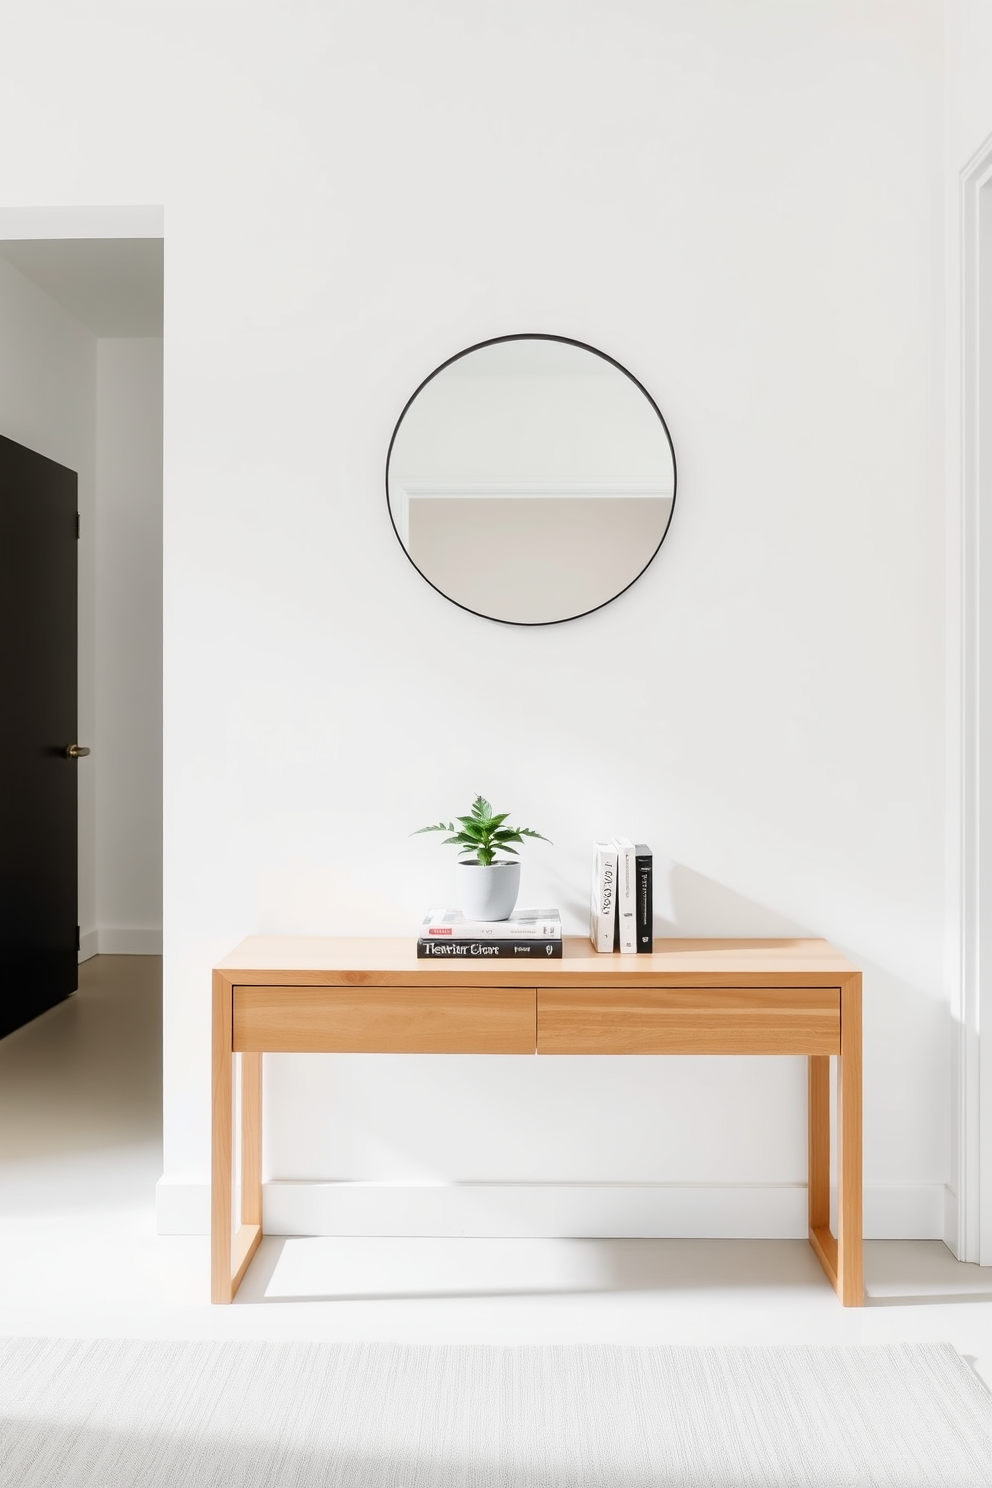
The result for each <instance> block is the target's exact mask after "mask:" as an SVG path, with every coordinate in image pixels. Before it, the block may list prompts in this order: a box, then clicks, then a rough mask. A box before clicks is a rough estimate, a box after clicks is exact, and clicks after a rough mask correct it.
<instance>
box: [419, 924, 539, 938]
mask: <svg viewBox="0 0 992 1488" xmlns="http://www.w3.org/2000/svg"><path fill="white" fill-rule="evenodd" d="M420 938H421V940H561V925H551V924H547V925H538V926H537V927H536V928H535V929H534V930H521V929H520V928H519V927H518V926H513V925H506V924H503V923H501V922H500V921H499V920H494V921H492V923H491V924H488V925H445V926H443V927H442V926H440V925H426V926H425V927H424V928H423V930H422V931H421V932H420Z"/></svg>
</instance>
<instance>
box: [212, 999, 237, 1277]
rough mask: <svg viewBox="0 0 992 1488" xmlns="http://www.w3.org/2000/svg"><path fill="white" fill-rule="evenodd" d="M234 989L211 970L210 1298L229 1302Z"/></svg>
mask: <svg viewBox="0 0 992 1488" xmlns="http://www.w3.org/2000/svg"><path fill="white" fill-rule="evenodd" d="M232 999H233V989H232V987H231V984H230V982H229V981H227V979H226V977H223V976H221V975H220V973H219V972H216V971H215V972H214V986H213V1019H212V1022H213V1028H212V1053H211V1066H212V1069H211V1074H212V1080H211V1085H212V1090H211V1141H210V1147H211V1151H210V1300H211V1302H230V1300H231V1298H232V1297H233V1295H234V1290H233V1288H232V1286H231V1179H232V1172H231V1168H232V1152H231V1148H232V1138H233V1130H232V1128H233V1124H234V1112H233V1103H234V1085H233V1065H234V1054H233V1052H232V1048H231V1046H232V1044H233V1042H234V1035H233V1026H232V1019H233V1002H232Z"/></svg>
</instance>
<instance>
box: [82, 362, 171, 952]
mask: <svg viewBox="0 0 992 1488" xmlns="http://www.w3.org/2000/svg"><path fill="white" fill-rule="evenodd" d="M96 428H97V436H96V534H95V539H96V574H97V585H96V659H97V661H96V736H95V740H96V747H95V750H94V764H95V774H96V792H97V835H96V913H97V923H98V925H99V941H98V944H99V949H100V951H101V952H104V953H106V952H111V953H113V952H122V953H129V952H130V953H138V954H141V953H145V954H153V953H157V952H160V951H161V949H162V341H161V339H160V338H159V339H152V338H148V339H143V338H132V339H127V340H124V339H120V340H119V339H101V340H100V341H99V342H98V343H97V382H96Z"/></svg>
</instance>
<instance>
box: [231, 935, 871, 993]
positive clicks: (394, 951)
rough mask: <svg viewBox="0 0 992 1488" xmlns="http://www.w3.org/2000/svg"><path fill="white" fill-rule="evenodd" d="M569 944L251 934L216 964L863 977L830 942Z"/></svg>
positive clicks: (245, 972) (251, 969)
mask: <svg viewBox="0 0 992 1488" xmlns="http://www.w3.org/2000/svg"><path fill="white" fill-rule="evenodd" d="M563 950H564V954H563V956H562V958H561V960H547V961H538V960H531V959H529V958H528V959H524V960H521V961H510V960H507V959H505V958H501V959H500V960H493V961H479V960H475V959H467V958H466V959H462V958H461V957H458V958H455V957H452V959H451V960H446V959H444V958H440V957H430V958H427V959H424V960H418V958H417V954H416V947H415V942H414V937H413V936H389V937H380V936H369V937H354V938H348V937H336V936H335V937H331V936H327V937H324V936H295V935H285V936H283V935H280V936H267V935H252V936H249V937H248V938H247V939H246V940H243V941H242V942H241V943H240V945H238V946H236V947H235V948H234V950H233V951H231V952H230V954H229V955H227V956H225V957H224V959H223V960H222V961H219V962H217V963H216V969H217V970H218V971H219V972H222V973H223V974H224V975H225V977H226V978H227V979H228V980H230V981H232V982H245V983H260V982H265V981H266V979H268V978H271V979H272V980H273V981H280V982H285V981H287V980H288V979H289V978H290V977H294V978H297V979H298V980H299V981H300V982H301V983H306V982H310V981H313V982H315V983H316V982H326V981H327V980H329V979H332V978H333V980H335V981H338V980H340V981H346V982H348V983H351V984H358V985H360V984H362V983H366V984H368V985H378V986H389V985H393V986H400V985H405V986H409V985H410V984H411V983H416V982H428V983H430V984H433V985H437V984H438V982H439V981H442V980H449V979H450V980H453V981H455V982H457V983H458V985H460V986H482V985H486V984H489V985H492V984H493V983H498V984H501V985H503V986H530V987H534V986H548V985H552V986H553V985H554V984H555V983H558V982H561V981H562V980H563V979H564V980H565V981H567V982H570V983H575V982H576V981H583V982H590V983H595V982H597V981H599V982H609V984H610V985H612V986H617V985H622V984H623V982H626V981H628V980H629V982H630V983H631V984H633V985H636V984H637V983H638V982H640V981H642V980H643V979H644V978H646V977H650V978H652V979H654V980H656V981H670V982H672V983H678V984H681V985H683V986H691V985H693V983H698V984H700V985H707V986H719V985H720V984H721V983H722V984H724V985H726V986H735V987H740V986H748V985H752V986H794V987H795V986H824V985H830V984H833V985H837V979H838V978H841V979H846V978H848V977H853V976H856V975H857V968H856V967H854V966H852V965H851V964H850V962H849V961H847V960H846V959H845V958H844V957H843V956H842V955H841V953H840V952H839V951H837V950H835V949H834V947H833V946H831V945H830V944H829V943H828V942H827V941H825V940H799V939H796V940H791V939H781V940H754V939H748V938H746V937H743V936H734V937H731V938H727V939H720V940H712V939H707V940H699V939H694V940H681V939H680V940H676V939H662V940H656V941H655V950H654V952H653V954H651V955H649V956H638V955H626V956H621V955H619V954H617V953H614V954H612V955H609V954H602V953H599V952H597V951H594V950H593V949H592V946H591V943H590V941H589V939H588V937H587V936H584V935H566V936H565V937H564V947H563Z"/></svg>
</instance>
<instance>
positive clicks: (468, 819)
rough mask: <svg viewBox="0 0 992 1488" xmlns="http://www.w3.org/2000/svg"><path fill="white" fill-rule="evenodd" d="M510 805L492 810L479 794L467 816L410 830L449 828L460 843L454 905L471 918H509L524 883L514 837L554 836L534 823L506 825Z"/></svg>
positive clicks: (457, 844)
mask: <svg viewBox="0 0 992 1488" xmlns="http://www.w3.org/2000/svg"><path fill="white" fill-rule="evenodd" d="M509 814H510V813H509V812H508V811H501V812H498V813H496V814H494V813H493V808H492V807H491V806H490V804H489V802H488V801H487V800H486V799H485V797H484V796H476V798H475V800H474V801H473V802H472V810H471V812H470V814H469V815H468V816H459V817H458V818H456V819H457V821H458V822H459V823H460V826H456V825H455V823H454V822H435V824H434V825H433V826H431V827H418V829H417V831H416V832H412V833H411V836H413V837H417V836H419V835H420V833H421V832H450V833H451V834H452V835H451V836H450V837H446V838H445V845H447V844H448V843H449V842H450V843H451V844H452V846H454V847H457V848H458V850H459V855H460V857H461V859H462V861H461V862H459V864H458V880H459V883H458V896H459V902H458V905H457V906H456V907H457V908H458V909H460V910H461V911H462V913H463V914H464V915H465V917H466V919H469V920H505V919H506V918H507V917H508V916H509V915H510V914H511V912H512V910H513V906H514V905H515V904H516V902H517V893H518V892H519V889H520V864H519V862H517V861H516V859H517V849H516V848H515V847H514V846H513V844H514V843H515V842H523V840H524V838H525V837H537V838H539V839H540V840H541V842H548V841H549V840H550V839H549V838H547V837H544V836H542V835H541V833H540V832H535V831H534V830H533V829H532V828H531V827H510V826H507V825H506V819H507V817H508V816H509ZM497 853H511V854H512V857H507V858H500V857H497Z"/></svg>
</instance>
